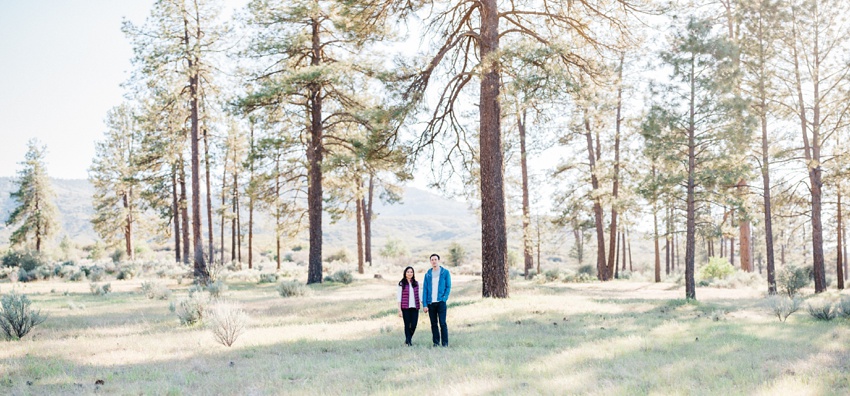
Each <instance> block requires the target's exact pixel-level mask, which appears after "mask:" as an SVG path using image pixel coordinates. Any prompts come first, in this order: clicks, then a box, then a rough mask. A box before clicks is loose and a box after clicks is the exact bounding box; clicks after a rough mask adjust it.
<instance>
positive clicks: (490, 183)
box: [478, 0, 509, 298]
mask: <svg viewBox="0 0 850 396" xmlns="http://www.w3.org/2000/svg"><path fill="white" fill-rule="evenodd" d="M478 4H479V10H480V13H481V29H480V32H479V39H478V42H479V49H480V51H481V59H483V60H484V61H483V62H482V64H481V65H480V66H481V86H480V104H479V116H480V126H479V148H480V159H479V167H480V172H481V255H482V257H481V267H482V268H481V280H482V293H481V294H482V295H483V296H484V297H494V298H507V297H508V295H509V291H508V237H507V225H506V223H505V183H504V160H503V155H504V154H503V149H502V127H501V119H502V116H501V107H500V105H499V94H500V91H501V87H500V81H499V79H500V73H501V71H500V68H499V60H498V59H496V58H497V56H495V55H496V54H498V53H499V10H498V5H497V2H496V0H482V1H481V2H479V3H478Z"/></svg>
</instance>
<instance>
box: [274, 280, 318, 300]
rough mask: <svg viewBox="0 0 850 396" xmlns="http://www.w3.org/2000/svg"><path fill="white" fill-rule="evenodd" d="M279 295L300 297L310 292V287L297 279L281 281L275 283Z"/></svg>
mask: <svg viewBox="0 0 850 396" xmlns="http://www.w3.org/2000/svg"><path fill="white" fill-rule="evenodd" d="M277 292H278V293H279V294H280V296H281V297H300V296H306V295H308V294H310V288H308V287H307V285H305V284H303V283H301V282H298V281H283V282H280V284H279V285H277Z"/></svg>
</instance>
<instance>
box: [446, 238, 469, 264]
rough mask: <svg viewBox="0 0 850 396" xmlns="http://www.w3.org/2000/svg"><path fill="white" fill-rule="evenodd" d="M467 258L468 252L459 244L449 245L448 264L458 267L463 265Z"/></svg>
mask: <svg viewBox="0 0 850 396" xmlns="http://www.w3.org/2000/svg"><path fill="white" fill-rule="evenodd" d="M465 257H466V250H464V248H463V246H461V244H459V243H457V242H452V244H451V245H449V257H448V262H449V265H451V266H452V267H457V266H459V265H461V264H463V260H464V258H465Z"/></svg>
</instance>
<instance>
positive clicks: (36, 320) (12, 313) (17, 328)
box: [0, 292, 47, 340]
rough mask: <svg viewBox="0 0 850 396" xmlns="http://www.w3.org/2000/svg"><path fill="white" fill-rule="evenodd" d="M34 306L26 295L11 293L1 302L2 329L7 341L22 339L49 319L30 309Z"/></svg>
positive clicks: (0, 326)
mask: <svg viewBox="0 0 850 396" xmlns="http://www.w3.org/2000/svg"><path fill="white" fill-rule="evenodd" d="M30 304H32V303H31V302H30V300H29V298H27V296H26V295H25V294H18V293H16V292H11V293H9V294H7V295H5V296H3V298H2V300H0V308H2V310H0V329H2V330H3V333H4V335H5V336H6V339H7V340H12V339H21V338H23V336H25V335H27V333H29V332H30V330H32V328H33V327H35V326H38V325H39V324H41V323H43V322H44V321H45V320H46V319H47V317H46V316H45V315H42V314H41V311H40V310H38V311H36V310H33V309H32V308H30Z"/></svg>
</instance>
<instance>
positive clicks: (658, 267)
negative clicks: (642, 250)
mask: <svg viewBox="0 0 850 396" xmlns="http://www.w3.org/2000/svg"><path fill="white" fill-rule="evenodd" d="M655 173H656V170H655V165H653V166H652V180H655V179H656V174H655ZM652 236H653V238H652V239H653V242H654V244H655V283H658V282H661V251H660V250H659V248H658V197H653V199H652Z"/></svg>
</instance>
